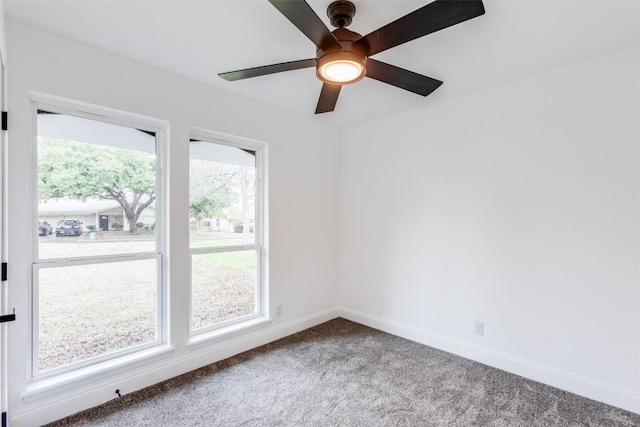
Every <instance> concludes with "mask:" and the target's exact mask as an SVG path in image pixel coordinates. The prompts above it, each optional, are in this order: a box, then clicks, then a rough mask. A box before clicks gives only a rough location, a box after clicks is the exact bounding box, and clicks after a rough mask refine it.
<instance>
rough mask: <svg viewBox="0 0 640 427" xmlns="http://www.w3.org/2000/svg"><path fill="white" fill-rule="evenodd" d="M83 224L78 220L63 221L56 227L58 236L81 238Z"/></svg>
mask: <svg viewBox="0 0 640 427" xmlns="http://www.w3.org/2000/svg"><path fill="white" fill-rule="evenodd" d="M81 235H82V222H80V221H78V220H77V219H61V220H60V221H58V225H56V236H58V237H60V236H81Z"/></svg>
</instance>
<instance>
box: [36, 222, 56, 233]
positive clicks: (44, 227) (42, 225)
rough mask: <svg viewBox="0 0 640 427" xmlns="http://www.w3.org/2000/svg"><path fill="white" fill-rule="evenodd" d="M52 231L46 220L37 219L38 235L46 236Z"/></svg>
mask: <svg viewBox="0 0 640 427" xmlns="http://www.w3.org/2000/svg"><path fill="white" fill-rule="evenodd" d="M51 233H53V227H52V226H51V224H49V223H48V222H47V221H42V222H41V221H38V235H39V236H48V235H49V234H51Z"/></svg>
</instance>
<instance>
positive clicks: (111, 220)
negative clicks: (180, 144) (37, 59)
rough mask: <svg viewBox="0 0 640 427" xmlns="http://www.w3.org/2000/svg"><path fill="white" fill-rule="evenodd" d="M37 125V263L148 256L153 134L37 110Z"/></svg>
mask: <svg viewBox="0 0 640 427" xmlns="http://www.w3.org/2000/svg"><path fill="white" fill-rule="evenodd" d="M37 123H38V202H39V203H38V225H37V227H38V236H39V237H38V250H39V259H50V258H67V257H80V256H98V255H108V254H121V253H133V252H155V251H156V239H155V224H156V214H155V209H156V206H155V199H156V190H155V189H156V155H155V146H156V139H155V136H153V135H149V134H148V133H146V132H143V131H140V130H137V129H134V128H129V127H125V126H118V125H114V124H110V123H104V122H100V121H96V120H90V119H84V118H79V117H74V116H70V115H66V114H50V113H46V112H43V111H39V112H38V122H37ZM34 227H35V225H34Z"/></svg>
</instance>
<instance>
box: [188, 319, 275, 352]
mask: <svg viewBox="0 0 640 427" xmlns="http://www.w3.org/2000/svg"><path fill="white" fill-rule="evenodd" d="M270 323H271V318H269V317H258V318H256V319H251V320H247V321H245V322H240V323H235V324H233V325H229V326H226V327H222V328H219V329H215V330H213V331H208V332H203V333H200V334H197V335H194V336H192V337H191V339H190V340H189V342H188V343H187V348H189V349H194V348H198V347H202V346H204V345H207V344H211V343H215V342H218V341H222V340H224V339H229V338H233V337H235V336H238V335H241V334H244V333H247V332H249V331H252V330H255V329H259V328H262V327H264V326H266V325H268V324H270Z"/></svg>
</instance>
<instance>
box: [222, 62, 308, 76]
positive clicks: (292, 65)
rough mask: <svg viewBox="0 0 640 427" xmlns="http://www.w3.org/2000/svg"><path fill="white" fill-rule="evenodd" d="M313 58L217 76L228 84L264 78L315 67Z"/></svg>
mask: <svg viewBox="0 0 640 427" xmlns="http://www.w3.org/2000/svg"><path fill="white" fill-rule="evenodd" d="M316 62H317V60H316V59H315V58H311V59H302V60H300V61H291V62H281V63H280V64H272V65H263V66H262V67H254V68H247V69H244V70H238V71H229V72H227V73H220V74H218V75H219V76H220V77H222V78H223V79H225V80H228V81H230V82H232V81H234V80H241V79H248V78H250V77H258V76H265V75H267V74H274V73H281V72H283V71H291V70H299V69H301V68H309V67H315V66H316Z"/></svg>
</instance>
